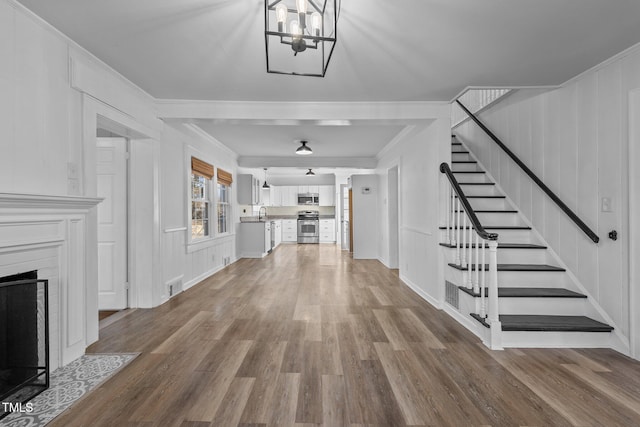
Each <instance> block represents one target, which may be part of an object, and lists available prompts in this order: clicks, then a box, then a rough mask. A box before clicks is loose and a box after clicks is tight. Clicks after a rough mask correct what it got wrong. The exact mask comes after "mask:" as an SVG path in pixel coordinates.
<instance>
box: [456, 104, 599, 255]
mask: <svg viewBox="0 0 640 427" xmlns="http://www.w3.org/2000/svg"><path fill="white" fill-rule="evenodd" d="M456 103H457V104H458V105H459V106H460V108H462V109H463V110H464V112H465V113H466V114H467V115H468V116H469V117H470V118H471V120H473V121H474V122H475V123H476V124H477V125H478V126H479V127H480V129H482V130H483V131H484V132H485V133H486V134H487V135H488V136H489V138H491V139H492V140H493V142H495V143H496V144H497V145H498V147H500V148H502V150H503V151H504V152H505V153H507V155H508V156H509V157H511V159H512V160H513V161H514V162H515V163H516V164H517V165H518V166H520V169H522V170H523V171H524V173H526V174H527V175H528V176H529V178H531V179H532V180H533V182H535V183H536V184H537V185H538V187H540V189H541V190H542V191H544V192H545V193H546V194H547V196H549V198H551V200H553V201H554V202H555V204H556V205H558V207H559V208H560V209H561V210H562V211H563V212H564V213H565V214H566V215H567V216H568V217H569V218H571V220H572V221H573V222H574V223H575V224H576V225H577V226H578V227H579V228H580V229H581V230H582V231H583V232H584V233H585V234H586V235H587V236H589V238H590V239H591V240H592V241H593V242H594V243H598V242H599V241H600V238H599V237H598V235H597V234H596V233H594V232H593V230H591V229H590V228H589V227H588V226H587V224H585V223H584V221H582V220H581V219H580V217H578V215H576V214H575V213H574V212H573V211H572V210H571V209H570V208H569V207H568V206H567V205H566V204H565V203H564V202H563V201H562V200H560V198H559V197H558V196H557V195H556V194H555V193H554V192H553V191H551V189H550V188H549V187H547V186H546V184H545V183H544V182H542V180H541V179H540V178H538V176H537V175H536V174H535V173H533V171H532V170H531V169H529V168H528V167H527V165H525V164H524V163H523V162H522V160H520V159H519V158H518V156H516V155H515V154H514V153H513V152H512V151H511V150H509V148H507V146H506V145H504V143H503V142H502V141H501V140H500V139H499V138H498V137H497V136H496V135H495V134H494V133H493V132H491V130H489V128H487V127H486V126H485V125H484V123H482V122H481V121H480V120H479V119H478V118H477V117H476V116H475V114H473V113H472V112H471V111H469V110H468V109H467V107H465V106H464V104H462V102H460V100H457V99H456Z"/></svg>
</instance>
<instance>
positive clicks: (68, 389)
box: [0, 353, 138, 427]
mask: <svg viewBox="0 0 640 427" xmlns="http://www.w3.org/2000/svg"><path fill="white" fill-rule="evenodd" d="M137 356H138V353H135V354H131V353H127V354H86V355H84V356H82V357H79V358H78V359H76V360H74V361H73V362H71V363H69V364H68V365H66V366H63V367H62V368H59V369H56V370H55V371H54V372H52V373H51V376H50V387H49V388H48V389H47V390H45V391H43V392H42V393H40V394H39V395H38V396H36V397H34V398H33V399H31V400H30V403H31V405H30V407H31V408H32V411H31V412H28V413H27V412H14V413H11V414H9V415H8V416H7V417H5V418H3V419H2V420H0V426H3V427H4V426H7V427H32V426H33V427H35V426H44V425H46V424H47V423H48V422H49V421H51V420H53V419H54V418H55V417H57V416H58V415H60V414H61V413H62V412H63V411H64V410H66V409H67V408H69V407H70V406H71V405H73V404H74V403H75V402H76V401H78V400H79V399H80V398H82V397H83V396H85V395H86V394H87V393H89V392H90V391H91V390H93V389H95V388H96V387H98V386H99V385H100V384H101V383H103V382H104V381H105V380H107V379H108V378H109V377H111V376H112V375H113V374H115V373H116V372H118V371H119V370H120V369H122V368H123V367H124V366H126V365H127V364H129V363H130V362H131V361H132V360H133V359H135V358H136V357H137Z"/></svg>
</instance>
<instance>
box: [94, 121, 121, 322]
mask: <svg viewBox="0 0 640 427" xmlns="http://www.w3.org/2000/svg"><path fill="white" fill-rule="evenodd" d="M100 133H101V132H100V130H99V132H98V135H100ZM127 157H128V141H127V139H126V138H122V137H98V138H97V140H96V177H97V195H98V197H100V198H103V199H104V200H103V202H102V203H100V204H99V205H98V310H99V312H100V313H101V314H100V317H104V314H105V313H109V312H111V313H113V312H116V311H119V310H123V309H125V308H128V306H129V294H128V291H129V289H128V277H129V274H128V270H129V269H128V252H129V251H128V243H127V242H128V224H127V222H128V221H127V217H128V215H127V212H128V198H127V194H128V190H127V188H128V178H127Z"/></svg>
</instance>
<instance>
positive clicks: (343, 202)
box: [339, 184, 350, 251]
mask: <svg viewBox="0 0 640 427" xmlns="http://www.w3.org/2000/svg"><path fill="white" fill-rule="evenodd" d="M339 205H340V244H341V249H342V250H343V251H350V242H349V186H348V185H347V184H340V204H339Z"/></svg>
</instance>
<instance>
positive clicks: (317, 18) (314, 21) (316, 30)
mask: <svg viewBox="0 0 640 427" xmlns="http://www.w3.org/2000/svg"><path fill="white" fill-rule="evenodd" d="M321 27H322V15H320V14H319V13H318V12H314V13H313V14H312V15H311V32H312V33H313V35H314V36H316V37H319V36H320V28H321ZM316 43H317V42H316Z"/></svg>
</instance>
